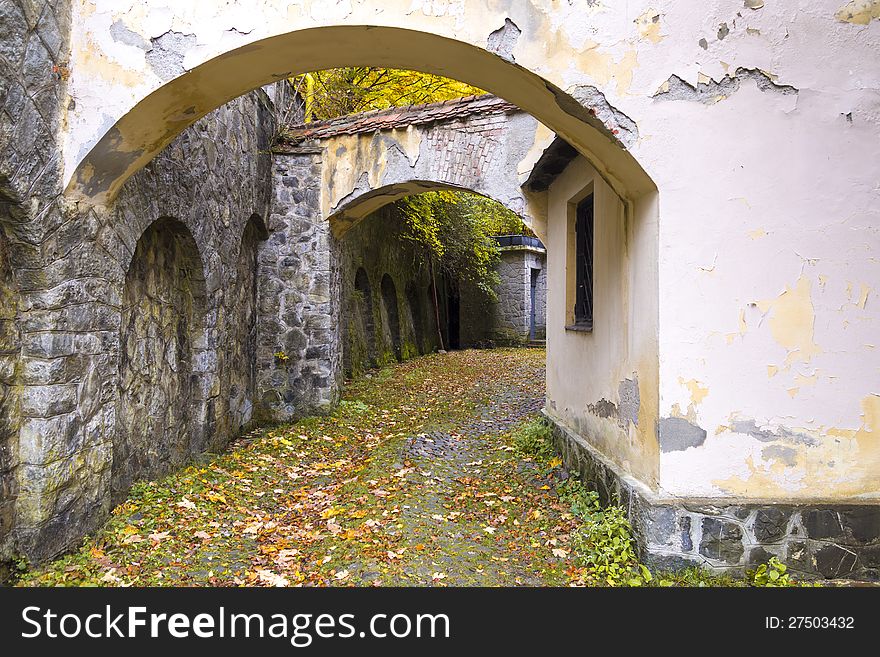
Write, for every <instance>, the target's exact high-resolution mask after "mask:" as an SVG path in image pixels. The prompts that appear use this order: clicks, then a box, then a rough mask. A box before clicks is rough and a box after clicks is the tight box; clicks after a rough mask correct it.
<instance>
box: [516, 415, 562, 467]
mask: <svg viewBox="0 0 880 657" xmlns="http://www.w3.org/2000/svg"><path fill="white" fill-rule="evenodd" d="M513 448H514V449H515V450H516V453H517V454H519V455H520V456H525V457H529V458H533V459H535V460H536V461H538V462H545V461H549V460H550V459H551V458H553V456H555V454H556V450H555V448H554V447H553V442H552V440H551V433H550V427H548V426H547V424H546V423H545V422H544V421H542V420H541V419H539V418H536V419H534V420H529V421H528V422H526V423H524V424H521V425H520V426H519V427H517V428H516V429H515V430H514V431H513Z"/></svg>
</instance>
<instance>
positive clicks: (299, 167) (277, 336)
mask: <svg viewBox="0 0 880 657" xmlns="http://www.w3.org/2000/svg"><path fill="white" fill-rule="evenodd" d="M320 176H321V152H320V151H319V150H316V149H308V148H304V149H293V150H292V151H289V152H285V153H275V156H274V161H273V165H272V176H271V177H272V180H273V183H274V194H273V197H272V206H271V213H270V217H269V225H268V228H269V233H270V236H269V239H268V240H267V241H266V243H265V245H264V247H263V248H262V249H261V252H260V256H259V257H260V260H259V269H260V280H259V311H258V317H259V320H258V321H259V326H260V332H259V337H258V343H257V370H258V373H257V378H258V382H257V387H258V389H259V390H260V399H259V404H258V409H257V413H258V417H259V418H260V419H261V420H271V421H281V420H287V419H290V418H293V417H295V416H300V415H304V414H308V413H313V412H319V411H321V410H322V409H324V408H327V407H328V406H329V405H331V404H332V403H333V402H335V401H336V399H337V398H338V394H339V390H338V385H339V383H338V378H339V377H338V374H339V372H340V371H341V366H342V360H341V357H342V355H341V352H340V350H339V348H338V345H339V324H338V322H337V321H336V318H337V317H338V316H339V305H338V298H339V297H338V285H339V268H338V263H337V259H336V251H335V248H336V240H335V238H334V237H333V236H332V234H331V233H330V230H329V223H328V222H327V221H325V220H324V219H323V217H322V215H321V207H320Z"/></svg>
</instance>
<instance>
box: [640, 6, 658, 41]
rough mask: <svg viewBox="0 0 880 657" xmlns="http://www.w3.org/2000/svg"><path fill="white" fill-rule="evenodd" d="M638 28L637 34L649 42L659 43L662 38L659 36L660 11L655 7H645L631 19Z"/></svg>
mask: <svg viewBox="0 0 880 657" xmlns="http://www.w3.org/2000/svg"><path fill="white" fill-rule="evenodd" d="M633 22H634V23H635V24H636V26H638V28H639V36H640V37H642V38H643V39H647V40H648V41H650V42H651V43H659V42H660V40H661V39H662V38H663V37H662V36H660V12H659V11H657V10H656V9H646V10H645V11H644V12H642V14H641V15H640V16H639V17H638V18H636V19H635V20H634V21H633Z"/></svg>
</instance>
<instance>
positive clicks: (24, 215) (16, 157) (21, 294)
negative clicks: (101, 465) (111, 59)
mask: <svg viewBox="0 0 880 657" xmlns="http://www.w3.org/2000/svg"><path fill="white" fill-rule="evenodd" d="M70 21H71V16H70V2H69V1H65V0H50V1H48V2H40V3H37V2H32V1H29V0H18V1H12V2H4V3H2V4H0V244H2V246H0V250H2V251H3V255H2V256H0V261H2V263H3V264H0V271H2V274H0V290H2V291H0V295H2V299H0V307H2V308H3V310H2V311H0V312H2V315H3V318H2V320H0V324H2V325H3V327H2V333H3V337H2V341H3V345H2V347H0V350H2V351H3V356H2V357H0V360H2V363H0V370H2V374H0V400H2V401H0V406H2V410H0V425H2V428H0V461H2V464H0V580H2V578H3V576H4V572H5V567H4V562H7V561H8V560H9V559H10V558H11V557H12V556H13V555H14V554H16V553H17V552H21V551H23V550H22V549H21V548H20V547H19V546H18V544H19V543H20V542H21V537H20V533H21V532H20V531H19V528H20V527H21V526H26V525H28V524H30V521H29V519H28V517H27V516H28V515H29V514H28V511H29V510H30V509H33V508H35V507H36V506H37V502H38V499H39V490H40V488H41V484H40V482H39V481H36V482H33V483H32V482H31V480H30V478H31V473H32V472H33V471H34V466H33V463H34V461H35V459H34V458H33V453H34V449H33V445H27V446H25V445H20V443H21V438H22V437H30V438H31V440H32V441H41V440H44V438H43V437H42V436H40V435H39V434H36V433H35V432H33V431H26V430H27V429H29V428H31V427H33V426H34V425H37V426H39V425H40V424H41V422H42V420H41V419H40V416H41V415H46V414H47V410H46V409H47V408H48V407H50V406H51V407H53V408H51V409H50V410H52V411H55V412H57V411H58V410H64V408H63V407H64V406H69V405H70V404H71V402H72V401H73V400H71V399H70V395H71V391H70V389H69V388H67V389H65V388H60V387H59V388H55V389H45V386H44V385H43V384H44V381H45V378H46V376H47V370H49V369H51V368H50V367H48V366H47V364H46V363H44V362H43V361H42V360H40V359H39V356H40V353H41V351H42V350H43V349H44V348H48V347H50V346H51V345H50V343H51V342H52V340H53V338H51V337H46V334H45V333H43V332H41V331H40V328H43V327H41V326H40V325H39V317H36V318H34V317H33V315H34V311H36V310H38V309H40V308H43V307H45V306H46V303H47V298H46V297H49V296H51V293H50V291H49V287H50V286H48V285H47V284H46V280H45V274H44V266H45V264H47V262H49V261H51V260H53V259H57V257H58V255H57V252H55V251H54V250H53V248H52V246H51V236H52V234H53V232H54V231H57V230H58V228H59V226H61V225H62V224H63V213H62V210H61V207H60V203H59V201H58V196H59V192H60V156H59V151H58V140H57V134H58V130H59V127H60V114H61V99H62V98H64V96H65V93H66V79H67V68H66V61H67V53H68V45H67V44H68V34H69V30H70ZM59 282H60V281H59ZM64 294H65V292H64V289H63V288H59V289H58V290H56V296H63V295H64ZM71 301H73V300H72V299H71ZM65 397H66V399H65ZM59 407H60V408H59ZM48 439H49V438H48V437H46V438H45V440H48ZM69 467H70V468H71V469H73V466H72V464H71V466H69ZM62 506H70V505H69V504H63V505H62ZM65 512H66V509H63V508H58V509H57V510H56V511H55V512H54V513H47V514H45V516H44V517H43V518H42V520H41V524H42V526H43V527H44V528H48V527H50V526H53V525H54V526H57V525H58V524H60V523H62V522H64V521H65V520H66V517H65V515H64V514H65ZM22 516H25V517H24V518H22ZM53 516H54V517H53ZM91 526H94V525H90V524H88V523H84V526H83V527H81V528H76V529H75V531H76V532H79V534H80V535H81V533H82V532H84V531H88V530H89V528H90V527H91ZM36 531H38V530H35V531H34V532H33V533H36ZM29 533H30V532H29ZM32 545H33V546H34V547H36V545H35V544H34V543H32ZM50 549H53V550H54V549H57V547H56V546H53V547H52V548H50ZM24 551H26V550H24ZM34 552H35V553H39V552H41V550H39V549H36V550H35V551H34ZM42 554H45V551H42Z"/></svg>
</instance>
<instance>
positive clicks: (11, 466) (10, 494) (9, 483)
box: [0, 190, 21, 560]
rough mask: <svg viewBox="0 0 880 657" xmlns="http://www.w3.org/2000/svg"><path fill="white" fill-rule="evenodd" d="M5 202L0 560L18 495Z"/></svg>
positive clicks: (15, 297)
mask: <svg viewBox="0 0 880 657" xmlns="http://www.w3.org/2000/svg"><path fill="white" fill-rule="evenodd" d="M9 202H10V201H6V200H5V199H4V197H3V196H2V190H0V560H2V553H3V550H2V548H3V544H4V543H5V542H6V540H7V539H8V538H9V537H10V536H11V533H10V532H11V529H12V523H13V520H14V511H15V499H16V496H17V494H18V486H17V483H16V474H15V468H16V462H17V457H16V456H17V452H18V435H19V428H20V424H21V406H20V397H21V395H20V391H21V385H20V384H21V382H20V381H19V377H20V359H21V326H20V323H19V311H20V307H21V305H20V296H19V290H18V286H17V285H16V281H15V269H14V267H13V265H12V244H11V243H10V241H9V239H7V237H6V234H5V231H4V226H3V224H4V223H5V221H4V219H5V217H4V215H5V214H7V213H6V212H5V206H6V204H7V203H9Z"/></svg>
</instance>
